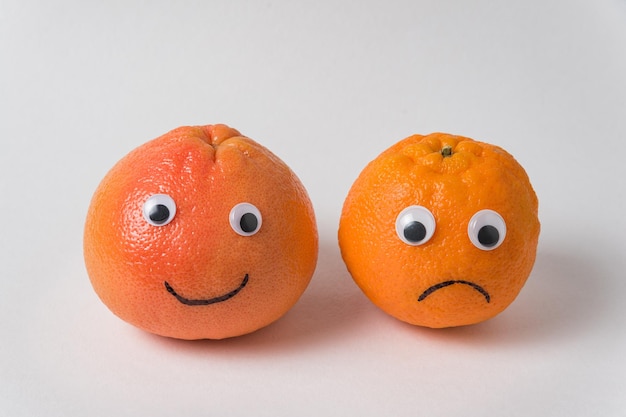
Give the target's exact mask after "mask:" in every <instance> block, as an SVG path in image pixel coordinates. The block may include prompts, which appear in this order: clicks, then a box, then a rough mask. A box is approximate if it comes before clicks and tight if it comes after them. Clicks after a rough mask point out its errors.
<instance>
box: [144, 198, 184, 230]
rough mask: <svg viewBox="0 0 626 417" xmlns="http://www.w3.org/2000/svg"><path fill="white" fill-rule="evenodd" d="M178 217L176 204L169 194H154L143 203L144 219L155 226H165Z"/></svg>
mask: <svg viewBox="0 0 626 417" xmlns="http://www.w3.org/2000/svg"><path fill="white" fill-rule="evenodd" d="M175 215H176V203H175V202H174V200H173V199H172V197H170V196H169V195H167V194H154V195H153V196H151V197H150V198H148V200H146V202H145V203H143V217H144V219H146V221H147V222H148V223H150V224H151V225H153V226H165V225H166V224H168V223H169V222H171V221H172V220H173V219H174V216H175Z"/></svg>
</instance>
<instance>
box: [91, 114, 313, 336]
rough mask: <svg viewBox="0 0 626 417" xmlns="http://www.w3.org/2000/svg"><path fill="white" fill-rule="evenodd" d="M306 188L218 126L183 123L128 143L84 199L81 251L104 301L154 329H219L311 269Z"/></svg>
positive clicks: (175, 332) (269, 315) (302, 279)
mask: <svg viewBox="0 0 626 417" xmlns="http://www.w3.org/2000/svg"><path fill="white" fill-rule="evenodd" d="M317 252H318V235H317V228H316V223H315V216H314V213H313V207H312V204H311V201H310V200H309V197H308V195H307V192H306V190H305V188H304V186H303V185H302V183H301V182H300V181H299V179H298V178H297V177H296V175H295V174H294V173H293V172H292V171H291V169H289V167H288V166H287V165H285V163H284V162H282V161H281V160H280V159H279V158H278V157H277V156H275V155H274V154H273V153H271V152H270V151H269V150H268V149H267V148H265V147H263V146H261V145H259V144H258V143H257V142H255V141H253V140H251V139H249V138H247V137H244V136H242V135H241V134H240V133H239V132H238V131H237V130H235V129H232V128H229V127H228V126H225V125H209V126H195V127H181V128H178V129H175V130H173V131H171V132H169V133H167V134H165V135H163V136H161V137H159V138H157V139H154V140H152V141H150V142H148V143H146V144H144V145H142V146H140V147H138V148H137V149H135V150H133V151H131V152H130V153H129V154H128V155H127V156H125V157H124V158H123V159H121V160H120V161H119V162H118V163H117V164H116V165H115V166H114V167H113V168H112V169H111V170H110V171H109V172H108V173H107V174H106V176H105V178H104V179H103V180H102V182H101V183H100V185H99V186H98V188H97V190H96V191H95V193H94V196H93V198H92V201H91V205H90V207H89V210H88V213H87V220H86V223H85V232H84V257H85V264H86V267H87V272H88V274H89V277H90V280H91V283H92V285H93V287H94V289H95V291H96V293H97V294H98V296H99V297H100V299H101V300H102V301H103V302H104V304H106V305H107V306H108V308H109V309H110V310H111V311H112V312H113V313H115V314H116V315H118V316H119V317H120V318H122V319H123V320H125V321H127V322H129V323H131V324H133V325H135V326H137V327H139V328H141V329H144V330H147V331H149V332H152V333H156V334H159V335H163V336H169V337H174V338H180V339H221V338H226V337H232V336H238V335H242V334H246V333H250V332H252V331H255V330H257V329H259V328H262V327H264V326H267V325H268V324H270V323H272V322H274V321H275V320H277V319H278V318H279V317H281V316H282V315H283V314H285V313H286V312H287V311H288V310H289V309H290V308H291V307H292V306H293V305H294V304H295V303H296V301H297V300H298V299H299V297H300V296H301V294H302V293H303V292H304V290H305V288H306V287H307V285H308V283H309V281H310V279H311V276H312V275H313V272H314V270H315V265H316V261H317Z"/></svg>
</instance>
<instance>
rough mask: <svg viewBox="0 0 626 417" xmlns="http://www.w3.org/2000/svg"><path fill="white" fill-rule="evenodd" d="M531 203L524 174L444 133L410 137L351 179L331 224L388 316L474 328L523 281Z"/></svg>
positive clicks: (535, 230) (496, 153)
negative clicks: (335, 225)
mask: <svg viewBox="0 0 626 417" xmlns="http://www.w3.org/2000/svg"><path fill="white" fill-rule="evenodd" d="M537 209H538V204H537V197H536V195H535V193H534V191H533V189H532V186H531V184H530V181H529V179H528V176H527V175H526V172H525V171H524V169H523V168H522V167H521V165H520V164H519V163H518V162H517V161H516V160H515V159H514V158H513V157H512V156H511V155H510V154H508V153H507V152H506V151H504V150H503V149H502V148H499V147H497V146H494V145H490V144H487V143H484V142H478V141H474V140H472V139H469V138H465V137H461V136H455V135H449V134H445V133H434V134H431V135H426V136H422V135H413V136H410V137H408V138H406V139H404V140H402V141H400V142H398V143H396V144H395V145H393V146H391V147H390V148H389V149H387V150H385V151H384V152H382V153H381V154H380V155H379V156H378V157H377V158H375V159H374V160H373V161H371V162H370V163H369V164H368V165H367V166H366V167H365V168H364V169H363V171H362V172H361V173H360V174H359V176H358V178H357V179H356V181H355V182H354V184H353V185H352V187H351V189H350V191H349V193H348V195H347V197H346V200H345V202H344V206H343V209H342V213H341V219H340V225H339V233H338V238H339V245H340V248H341V255H342V258H343V260H344V262H345V264H346V266H347V268H348V271H349V273H350V275H351V276H352V278H353V279H354V281H355V283H356V284H357V285H358V286H359V287H360V288H361V290H362V291H363V292H364V293H365V295H366V296H367V297H368V298H369V299H370V300H371V301H372V302H373V303H374V304H376V305H377V306H378V307H380V308H381V309H382V310H384V311H385V312H387V313H388V314H390V315H392V316H394V317H396V318H398V319H400V320H403V321H406V322H408V323H411V324H415V325H419V326H426V327H435V328H439V327H452V326H462V325H468V324H474V323H478V322H481V321H484V320H487V319H489V318H492V317H494V316H496V315H497V314H499V313H500V312H502V311H503V310H504V309H505V308H506V307H507V306H508V305H510V303H512V302H513V300H514V299H515V297H516V296H517V294H518V293H519V291H520V290H521V288H522V286H523V285H524V283H525V281H526V279H527V278H528V275H529V274H530V272H531V270H532V266H533V264H534V260H535V254H536V248H537V241H538V237H539V229H540V226H539V220H538V218H537ZM438 277H444V278H438ZM448 277H459V278H448ZM465 277H468V278H465ZM471 277H480V278H479V279H478V278H477V279H476V280H474V279H473V278H471Z"/></svg>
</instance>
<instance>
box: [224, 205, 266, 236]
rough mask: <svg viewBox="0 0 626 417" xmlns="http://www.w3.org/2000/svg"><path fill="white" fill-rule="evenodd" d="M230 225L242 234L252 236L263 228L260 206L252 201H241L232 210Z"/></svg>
mask: <svg viewBox="0 0 626 417" xmlns="http://www.w3.org/2000/svg"><path fill="white" fill-rule="evenodd" d="M229 220H230V227H232V228H233V230H234V231H235V233H237V234H239V235H241V236H252V235H253V234H255V233H256V232H258V231H259V229H260V228H261V223H263V218H262V217H261V212H260V211H259V209H258V208H256V207H255V206H254V205H252V204H250V203H239V204H237V205H236V206H235V207H233V208H232V209H231V210H230V216H229Z"/></svg>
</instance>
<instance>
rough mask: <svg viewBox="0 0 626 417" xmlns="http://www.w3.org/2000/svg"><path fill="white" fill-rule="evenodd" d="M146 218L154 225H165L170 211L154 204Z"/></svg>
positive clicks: (161, 205)
mask: <svg viewBox="0 0 626 417" xmlns="http://www.w3.org/2000/svg"><path fill="white" fill-rule="evenodd" d="M148 217H150V220H152V221H153V222H155V223H156V224H161V223H165V222H166V221H167V219H168V218H169V217H170V209H168V208H167V207H166V206H164V205H163V204H156V205H154V206H152V208H151V209H150V213H148Z"/></svg>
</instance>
